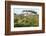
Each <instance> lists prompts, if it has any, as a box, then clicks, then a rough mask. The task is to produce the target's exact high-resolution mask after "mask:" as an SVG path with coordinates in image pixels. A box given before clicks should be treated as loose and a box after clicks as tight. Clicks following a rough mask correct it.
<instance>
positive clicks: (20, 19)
mask: <svg viewBox="0 0 46 36" xmlns="http://www.w3.org/2000/svg"><path fill="white" fill-rule="evenodd" d="M38 24H39V18H38V15H31V16H22V15H21V16H19V15H16V16H14V27H31V26H32V27H33V26H38Z"/></svg>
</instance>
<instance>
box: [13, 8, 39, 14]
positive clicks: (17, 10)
mask: <svg viewBox="0 0 46 36" xmlns="http://www.w3.org/2000/svg"><path fill="white" fill-rule="evenodd" d="M23 10H32V11H35V12H38V11H39V9H38V8H14V13H16V14H21V13H22V11H23Z"/></svg>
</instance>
